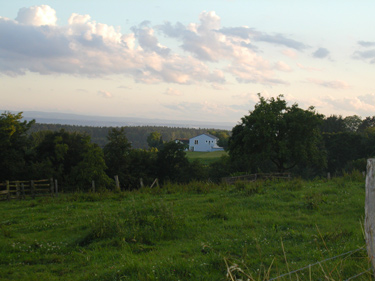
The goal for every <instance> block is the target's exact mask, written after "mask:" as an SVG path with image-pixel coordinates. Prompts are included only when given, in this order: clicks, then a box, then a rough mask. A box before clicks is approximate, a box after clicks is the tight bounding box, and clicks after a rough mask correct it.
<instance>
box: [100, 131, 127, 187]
mask: <svg viewBox="0 0 375 281" xmlns="http://www.w3.org/2000/svg"><path fill="white" fill-rule="evenodd" d="M107 138H108V143H107V144H106V145H105V146H104V158H105V162H106V164H107V167H108V175H109V176H110V177H112V178H113V177H114V176H116V175H117V176H118V177H119V181H120V185H121V187H122V188H127V187H129V166H130V157H129V154H130V150H131V144H130V142H129V141H128V139H127V138H126V135H125V130H124V128H112V129H111V130H110V131H109V132H108V137H107Z"/></svg>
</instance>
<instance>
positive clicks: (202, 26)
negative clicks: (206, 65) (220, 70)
mask: <svg viewBox="0 0 375 281" xmlns="http://www.w3.org/2000/svg"><path fill="white" fill-rule="evenodd" d="M199 20H200V23H198V24H196V23H191V24H189V25H187V26H184V25H182V24H181V23H177V24H175V25H172V24H171V23H169V22H167V23H165V24H164V25H160V26H158V29H159V30H160V31H162V32H163V33H164V34H165V35H166V36H169V37H172V38H176V39H179V40H180V41H181V42H182V44H181V48H182V49H183V50H185V51H186V52H189V53H191V54H192V55H193V56H194V57H196V58H197V59H198V60H200V61H206V62H211V63H217V62H220V61H229V64H228V65H227V67H226V68H224V71H225V72H227V73H230V74H231V75H233V76H234V77H235V78H236V80H237V81H238V82H240V83H261V84H266V85H274V84H286V83H285V82H284V81H282V80H280V79H278V78H277V77H276V76H275V74H274V72H273V70H280V69H281V65H280V64H278V63H276V64H272V63H270V62H268V61H267V60H266V59H264V58H263V57H261V56H260V55H259V54H258V53H257V50H256V47H255V46H254V45H252V43H251V40H250V38H251V37H256V38H257V40H266V35H265V34H261V33H259V32H257V31H255V30H254V29H250V28H247V27H237V28H221V26H220V17H219V16H218V15H216V13H215V12H203V13H201V14H200V16H199ZM262 36H263V37H262ZM271 37H272V36H269V41H273V42H276V41H277V40H276V39H275V40H271V39H270V38H271ZM276 37H278V39H285V41H288V40H286V38H285V37H283V36H281V35H280V36H276ZM291 41H292V40H290V42H291ZM285 70H286V68H285V65H284V71H285Z"/></svg>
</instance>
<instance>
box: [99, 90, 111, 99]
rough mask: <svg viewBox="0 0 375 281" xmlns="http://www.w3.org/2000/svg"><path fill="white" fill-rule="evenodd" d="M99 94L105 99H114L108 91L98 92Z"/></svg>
mask: <svg viewBox="0 0 375 281" xmlns="http://www.w3.org/2000/svg"><path fill="white" fill-rule="evenodd" d="M98 94H99V95H100V96H102V97H104V98H107V99H110V98H112V97H113V96H112V94H111V93H110V92H107V91H98Z"/></svg>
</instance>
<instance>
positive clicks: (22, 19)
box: [16, 5, 57, 26]
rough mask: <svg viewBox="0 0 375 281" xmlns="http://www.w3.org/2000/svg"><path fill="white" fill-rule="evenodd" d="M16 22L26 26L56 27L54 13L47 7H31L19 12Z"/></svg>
mask: <svg viewBox="0 0 375 281" xmlns="http://www.w3.org/2000/svg"><path fill="white" fill-rule="evenodd" d="M16 21H18V22H19V23H22V24H26V25H35V26H41V25H56V21H57V17H56V11H55V10H54V9H52V8H51V7H50V6H48V5H41V6H33V7H30V8H22V9H20V10H19V12H18V15H17V18H16Z"/></svg>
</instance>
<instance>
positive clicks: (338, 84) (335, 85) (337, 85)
mask: <svg viewBox="0 0 375 281" xmlns="http://www.w3.org/2000/svg"><path fill="white" fill-rule="evenodd" d="M307 80H308V81H309V82H310V83H313V84H316V85H319V86H323V87H326V88H330V89H348V88H350V85H349V84H348V83H346V82H344V81H340V80H334V81H328V80H319V79H307Z"/></svg>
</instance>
